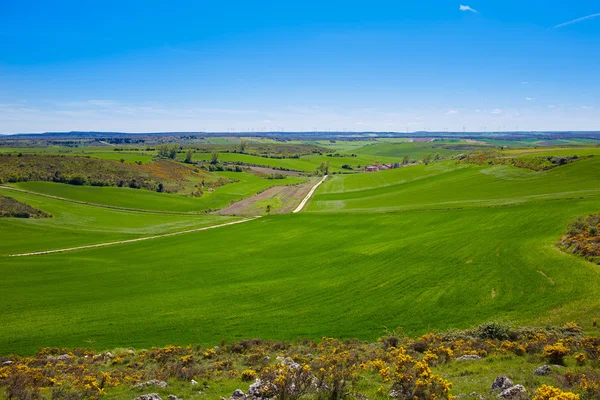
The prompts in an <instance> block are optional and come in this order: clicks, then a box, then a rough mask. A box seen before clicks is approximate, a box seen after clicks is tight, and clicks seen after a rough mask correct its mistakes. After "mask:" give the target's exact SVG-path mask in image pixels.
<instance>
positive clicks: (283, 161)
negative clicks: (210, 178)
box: [193, 153, 402, 173]
mask: <svg viewBox="0 0 600 400" xmlns="http://www.w3.org/2000/svg"><path fill="white" fill-rule="evenodd" d="M210 159H211V154H210V153H194V157H193V160H194V161H208V160H210ZM401 160H402V158H401V157H399V158H393V157H379V156H371V155H358V156H357V157H350V153H349V154H346V156H345V157H328V156H326V155H318V154H315V155H310V156H302V157H300V158H266V157H259V156H252V155H249V154H238V153H220V154H219V161H220V162H242V163H246V164H256V165H260V166H266V167H271V168H285V169H290V170H296V171H304V172H311V173H312V172H315V170H316V169H317V167H318V166H319V165H320V164H321V163H322V162H329V165H330V170H331V171H344V169H342V165H344V164H349V165H352V166H353V167H355V168H356V167H358V165H361V166H362V167H365V166H366V165H368V164H372V163H374V162H376V161H380V162H397V161H401Z"/></svg>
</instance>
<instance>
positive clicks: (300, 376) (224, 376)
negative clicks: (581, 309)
mask: <svg viewBox="0 0 600 400" xmlns="http://www.w3.org/2000/svg"><path fill="white" fill-rule="evenodd" d="M594 329H595V328H594ZM94 347H95V346H94V343H93V342H90V343H89V345H88V346H87V347H86V348H79V349H64V348H62V349H61V348H44V349H42V350H41V351H39V352H38V353H37V354H35V355H34V356H32V357H19V356H5V357H0V361H1V362H2V366H1V367H0V393H2V391H3V392H4V394H5V395H6V396H7V397H8V398H16V399H44V398H47V399H50V398H52V399H55V398H68V399H87V398H90V399H96V398H101V397H105V396H106V397H110V398H117V399H131V398H133V397H136V396H140V395H142V394H144V393H156V395H158V396H162V398H165V399H166V398H167V395H169V398H172V396H177V397H179V398H186V399H187V398H192V399H200V398H217V397H219V396H226V397H228V396H229V395H231V394H232V393H233V395H232V397H231V398H232V399H234V400H241V399H245V398H247V399H265V398H271V399H339V400H341V399H364V398H374V399H378V398H379V399H385V398H389V397H392V398H398V399H417V400H428V399H455V398H457V396H458V395H460V396H463V397H464V396H467V397H469V398H473V399H476V398H479V399H492V398H496V397H502V398H508V399H535V400H578V399H582V400H587V399H596V398H598V396H600V339H598V338H595V337H589V336H586V335H584V334H583V330H582V328H581V327H580V326H578V325H577V324H574V323H567V324H565V325H563V326H559V327H557V326H554V327H553V326H547V327H543V328H513V327H512V326H510V325H508V324H505V323H499V322H490V323H486V324H483V325H481V326H478V327H477V328H475V329H471V330H466V331H450V332H445V333H427V334H425V335H423V336H421V337H418V338H415V339H411V338H409V337H405V336H402V335H399V334H398V333H396V332H386V334H385V335H384V336H383V337H381V338H380V339H379V340H378V341H376V342H365V341H359V340H356V339H354V340H343V341H342V340H337V339H332V338H322V339H321V340H320V341H311V340H296V341H294V342H281V341H272V340H271V341H269V340H267V341H265V340H262V339H252V340H245V341H241V342H234V343H227V342H226V341H222V342H221V343H220V344H219V345H218V346H214V347H211V346H209V347H205V346H185V347H182V346H173V345H169V346H166V347H162V348H161V347H153V348H151V349H146V350H135V349H133V348H129V349H115V350H111V351H96V350H94ZM240 389H241V390H240ZM245 393H247V395H245Z"/></svg>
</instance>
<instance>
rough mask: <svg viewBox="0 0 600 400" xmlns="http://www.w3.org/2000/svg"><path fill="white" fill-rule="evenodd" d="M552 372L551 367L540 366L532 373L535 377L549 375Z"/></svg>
mask: <svg viewBox="0 0 600 400" xmlns="http://www.w3.org/2000/svg"><path fill="white" fill-rule="evenodd" d="M551 371H552V367H551V366H549V365H542V366H541V367H539V368H536V369H535V371H533V373H534V374H535V375H550V372H551Z"/></svg>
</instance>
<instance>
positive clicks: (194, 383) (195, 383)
mask: <svg viewBox="0 0 600 400" xmlns="http://www.w3.org/2000/svg"><path fill="white" fill-rule="evenodd" d="M190 383H191V384H192V386H195V385H197V384H198V382H196V381H195V380H193V379H192V380H191V381H190Z"/></svg>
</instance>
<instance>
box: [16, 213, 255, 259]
mask: <svg viewBox="0 0 600 400" xmlns="http://www.w3.org/2000/svg"><path fill="white" fill-rule="evenodd" d="M258 218H260V216H256V217H253V218H245V219H242V220H239V221H231V222H226V223H223V224H219V225H211V226H204V227H202V228H194V229H187V230H185V231H179V232H171V233H163V234H161V235H154V236H145V237H141V238H136V239H126V240H119V241H116V242H105V243H96V244H88V245H84V246H77V247H68V248H64V249H55V250H44V251H34V252H31V253H20V254H9V255H8V257H28V256H39V255H44V254H54V253H65V252H68V251H76V250H85V249H93V248H96V247H106V246H114V245H117V244H126V243H134V242H141V241H144V240H151V239H160V238H164V237H169V236H177V235H184V234H186V233H193V232H200V231H206V230H209V229H215V228H221V227H223V226H229V225H235V224H241V223H244V222H249V221H253V220H255V219H258Z"/></svg>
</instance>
